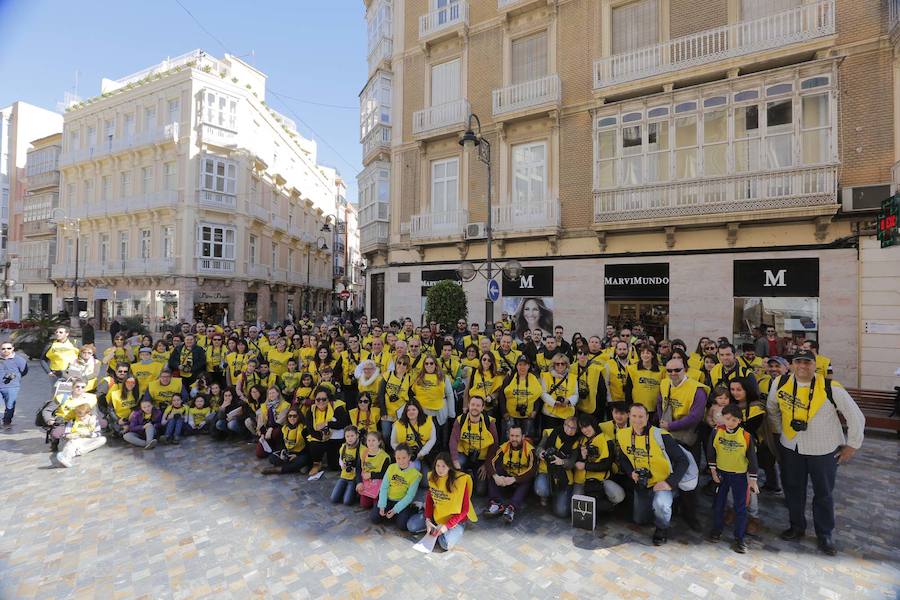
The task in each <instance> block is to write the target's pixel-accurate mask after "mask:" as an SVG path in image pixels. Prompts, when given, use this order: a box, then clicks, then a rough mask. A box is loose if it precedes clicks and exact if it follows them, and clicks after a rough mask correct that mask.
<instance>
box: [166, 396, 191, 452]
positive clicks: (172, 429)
mask: <svg viewBox="0 0 900 600" xmlns="http://www.w3.org/2000/svg"><path fill="white" fill-rule="evenodd" d="M187 412H188V409H187V407H186V406H184V400H183V399H182V398H181V396H180V395H178V394H175V395H173V396H172V404H170V405H169V406H167V407H166V411H165V412H164V413H163V416H162V423H161V425H162V426H163V427H165V436H166V437H165V438H164V439H165V441H167V442H168V443H170V444H180V443H181V431H182V430H183V429H184V423H185V421H186V420H187Z"/></svg>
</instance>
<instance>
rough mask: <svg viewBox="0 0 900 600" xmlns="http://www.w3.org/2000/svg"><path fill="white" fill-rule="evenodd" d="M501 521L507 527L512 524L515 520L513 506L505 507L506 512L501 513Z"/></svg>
mask: <svg viewBox="0 0 900 600" xmlns="http://www.w3.org/2000/svg"><path fill="white" fill-rule="evenodd" d="M503 520H504V521H505V522H506V524H507V525H511V524H512V522H513V521H515V520H516V509H515V507H514V506H512V505H510V506H507V507H506V510H504V511H503Z"/></svg>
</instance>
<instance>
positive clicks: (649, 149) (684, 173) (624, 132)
mask: <svg viewBox="0 0 900 600" xmlns="http://www.w3.org/2000/svg"><path fill="white" fill-rule="evenodd" d="M793 75H794V76H793V78H790V76H788V77H783V78H780V79H776V78H771V79H772V80H771V81H760V80H762V78H758V80H757V82H756V83H754V82H753V79H752V78H749V77H748V78H746V79H745V78H741V80H740V81H737V82H735V83H733V84H731V85H730V86H727V87H726V86H722V85H721V84H716V85H709V86H704V87H705V88H706V89H707V90H708V91H706V92H705V93H704V89H703V88H698V89H696V90H693V91H687V90H684V91H680V92H673V93H671V94H669V95H668V98H669V101H668V103H666V104H662V102H666V101H665V99H661V98H660V97H659V96H656V97H653V98H652V99H648V100H645V101H638V102H636V101H630V102H622V103H621V105H620V106H615V107H608V108H606V109H601V110H599V111H598V114H597V115H596V119H595V122H594V126H595V132H594V148H595V165H594V177H595V182H596V186H597V189H601V190H604V189H612V188H616V187H633V186H641V185H648V184H657V183H665V182H669V181H683V180H692V179H697V178H700V177H704V178H716V177H723V176H727V175H731V174H746V173H757V172H763V171H777V170H782V169H790V168H798V167H804V166H818V165H826V164H831V163H834V162H836V158H837V157H836V151H835V148H834V146H835V142H834V140H835V128H836V120H837V119H836V115H835V106H834V103H833V102H832V100H831V97H832V94H833V91H832V89H831V86H832V82H833V80H832V76H831V75H830V74H822V75H814V76H804V77H800V76H799V75H798V74H797V73H796V72H795V73H794V74H793ZM651 102H652V104H651Z"/></svg>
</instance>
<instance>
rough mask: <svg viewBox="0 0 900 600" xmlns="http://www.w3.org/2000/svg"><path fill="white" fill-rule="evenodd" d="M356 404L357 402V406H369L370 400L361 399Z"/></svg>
mask: <svg viewBox="0 0 900 600" xmlns="http://www.w3.org/2000/svg"><path fill="white" fill-rule="evenodd" d="M356 402H357V404H368V403H369V400H368V398H360V399H359V400H357V401H356Z"/></svg>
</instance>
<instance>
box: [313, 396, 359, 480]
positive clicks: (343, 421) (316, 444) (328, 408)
mask: <svg viewBox="0 0 900 600" xmlns="http://www.w3.org/2000/svg"><path fill="white" fill-rule="evenodd" d="M313 398H314V402H313V405H312V406H311V407H310V409H309V412H308V413H307V414H306V443H307V446H308V448H309V457H310V460H311V461H312V467H311V468H310V469H309V476H310V478H313V477H315V478H316V479H318V477H316V476H317V474H318V473H319V472H321V471H322V458H325V459H326V463H327V466H328V470H329V471H337V470H338V469H340V465H339V464H338V456H339V454H340V450H341V444H342V443H343V442H344V427H346V426H347V425H349V424H350V416H349V415H348V414H347V407H346V406H345V405H344V403H343V402H335V400H334V394H333V393H332V391H331V389H330V388H328V387H324V386H322V387H318V388H316V391H315V392H314V393H313Z"/></svg>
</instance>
